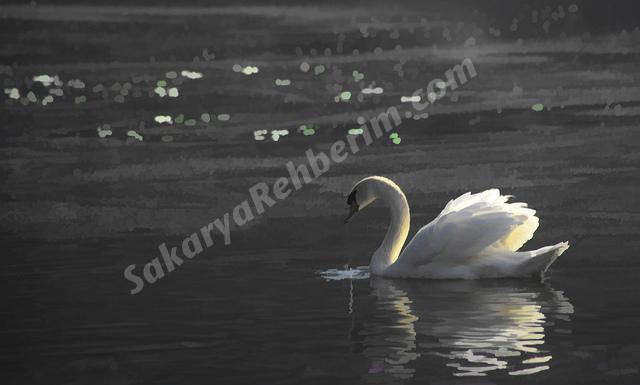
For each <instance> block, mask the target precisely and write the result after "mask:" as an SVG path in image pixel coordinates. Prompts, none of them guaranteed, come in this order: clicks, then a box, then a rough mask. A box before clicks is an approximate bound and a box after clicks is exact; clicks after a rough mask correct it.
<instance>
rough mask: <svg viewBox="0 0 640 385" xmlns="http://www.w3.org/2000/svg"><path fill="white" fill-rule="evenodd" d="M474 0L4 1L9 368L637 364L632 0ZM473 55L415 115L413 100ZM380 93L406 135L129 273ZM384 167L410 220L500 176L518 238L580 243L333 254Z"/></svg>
mask: <svg viewBox="0 0 640 385" xmlns="http://www.w3.org/2000/svg"><path fill="white" fill-rule="evenodd" d="M630 4H631V3H630ZM613 5H615V6H613ZM477 7H478V6H477V5H474V4H472V5H469V4H467V3H459V4H449V3H448V2H435V3H432V4H430V5H428V6H426V5H423V4H420V3H411V2H407V3H406V4H402V6H400V5H389V4H385V3H379V4H373V5H371V4H367V5H359V4H356V3H348V4H347V3H340V4H337V5H335V4H334V5H332V6H311V5H295V6H288V5H287V6H234V7H231V8H229V7H223V8H215V7H208V6H206V5H202V4H196V5H193V6H190V7H184V8H179V9H177V8H167V7H166V6H165V5H154V6H153V7H149V6H144V7H143V6H140V7H134V8H123V7H115V6H114V7H109V8H93V7H87V6H70V7H62V8H61V7H50V6H46V5H45V6H36V7H28V6H27V7H25V6H22V5H18V6H4V7H0V17H2V26H1V27H0V28H1V31H2V33H1V34H0V41H1V42H2V43H1V44H2V48H3V49H2V52H1V53H0V55H1V56H0V57H1V58H2V64H3V65H2V67H0V69H1V71H0V81H1V82H2V83H3V89H4V93H3V94H2V107H1V108H2V113H1V114H0V122H1V123H2V135H1V138H0V175H1V177H2V185H1V187H0V189H1V190H0V194H1V196H2V200H1V206H2V211H1V216H0V228H1V230H2V240H1V241H0V245H1V247H2V250H3V257H4V262H3V267H2V269H1V270H0V274H1V275H2V282H3V296H2V301H1V302H0V306H1V307H0V313H1V314H2V318H1V319H2V321H1V322H2V329H1V330H0V333H2V344H1V345H0V346H1V348H0V359H1V361H2V370H3V377H4V378H6V380H4V381H5V382H6V383H12V384H13V383H15V384H40V383H56V384H72V383H73V384H85V383H105V384H127V383H132V384H138V383H140V384H143V383H144V384H146V383H154V384H176V383H185V384H187V383H190V384H191V383H193V384H199V383H211V382H213V383H224V384H233V383H291V384H300V383H318V384H327V383H340V384H342V383H344V384H353V383H381V384H389V383H416V384H417V383H433V384H447V383H473V384H478V383H482V384H485V383H486V384H489V383H503V382H504V383H506V382H511V381H513V382H516V381H522V380H523V379H524V380H527V381H530V382H535V383H562V384H565V383H594V384H600V383H615V384H621V383H629V384H635V383H637V382H638V379H639V377H640V372H639V371H640V365H639V364H638V362H639V361H640V343H639V342H638V341H640V338H639V337H640V336H639V333H638V330H637V326H638V324H639V323H640V312H639V311H638V309H639V308H640V303H639V301H640V300H639V299H638V295H637V293H638V290H639V289H640V284H639V282H640V280H639V278H640V270H639V267H640V264H639V263H638V259H637V257H638V250H639V247H640V241H639V239H638V234H640V198H639V195H638V186H639V179H638V178H639V175H640V174H639V173H638V171H639V168H638V164H639V159H640V152H639V151H638V144H639V143H640V134H639V132H638V124H639V123H640V119H639V116H640V115H639V111H640V82H639V80H638V79H639V76H640V67H638V65H637V63H638V59H640V32H638V28H637V20H634V18H632V17H630V16H629V15H633V14H634V13H633V12H632V11H633V9H632V8H633V6H631V5H629V4H627V3H622V2H612V3H611V6H610V7H605V6H604V5H599V3H597V2H586V3H584V4H578V6H575V5H573V4H572V2H557V3H551V2H535V3H533V2H532V3H530V4H527V3H526V2H513V3H511V4H510V5H509V6H506V5H502V6H501V5H499V4H498V5H496V4H493V3H490V4H487V5H485V6H483V7H484V8H477ZM514 20H516V21H514ZM464 58H470V59H471V60H472V61H473V63H474V65H475V68H476V70H477V77H475V78H473V79H471V80H469V82H468V83H466V84H464V85H462V86H461V87H460V88H458V89H457V90H454V91H451V92H449V93H447V96H446V97H445V98H444V99H442V100H439V101H438V103H437V104H434V105H433V106H430V109H429V110H428V114H429V115H428V116H419V115H420V114H418V113H416V111H414V110H412V106H411V104H410V103H403V102H401V97H402V96H411V94H412V93H413V92H414V91H415V90H416V89H417V88H420V87H425V86H426V85H427V84H428V83H429V81H431V80H432V79H434V78H438V77H442V76H443V73H444V72H445V71H446V70H447V69H449V68H451V67H452V66H453V65H455V64H458V63H460V62H461V61H462V60H463V59H464ZM256 69H257V72H256V71H255V70H256ZM378 88H379V89H380V90H376V89H378ZM390 106H397V108H398V110H399V111H400V112H401V114H402V118H403V119H402V124H400V125H399V126H398V127H396V128H395V129H394V131H393V132H394V133H395V134H396V135H394V136H393V137H387V136H384V137H382V138H380V139H378V140H377V141H376V142H375V143H374V144H372V145H371V146H369V147H367V148H366V149H364V150H363V151H361V152H359V153H358V154H355V155H352V156H350V157H349V158H347V160H346V161H344V162H342V163H340V164H333V165H332V166H331V168H330V170H329V171H328V172H327V173H326V174H324V175H323V176H321V177H319V178H317V179H314V180H313V182H312V183H310V184H309V185H306V186H305V187H304V188H302V189H301V190H299V191H297V192H295V193H293V194H292V195H291V196H289V197H288V198H286V199H284V200H282V201H278V202H277V204H276V205H274V206H273V207H271V208H269V209H268V210H267V211H266V212H265V213H264V214H262V215H258V216H256V218H255V219H254V220H253V221H251V222H250V223H248V224H247V225H245V226H242V227H236V228H234V229H233V230H232V233H231V244H230V245H228V246H224V245H223V242H222V237H221V236H219V235H217V236H216V237H215V239H214V241H215V244H214V246H213V247H211V248H207V249H205V251H204V252H203V253H202V254H200V255H199V256H197V257H196V258H194V259H192V260H186V261H185V263H184V264H183V265H182V266H180V267H179V268H178V269H176V270H175V271H173V272H171V273H170V274H167V275H166V276H165V277H164V278H163V279H161V280H160V281H158V282H156V283H154V284H153V285H150V284H147V285H146V286H145V288H144V290H143V291H142V292H140V293H139V294H136V295H130V294H129V291H130V290H131V289H132V286H133V285H132V284H131V283H130V282H129V281H127V280H125V279H124V277H123V271H124V269H125V267H126V266H128V265H130V264H136V265H137V266H139V268H141V266H143V265H144V264H146V263H148V262H149V261H151V260H152V259H153V258H155V257H158V256H159V255H160V253H159V252H158V245H160V244H161V243H166V244H167V245H169V246H170V247H171V246H179V245H180V242H182V239H183V238H185V237H186V236H188V235H189V234H191V233H192V232H193V231H197V230H198V229H199V228H200V227H202V226H203V225H205V224H207V223H209V222H211V221H212V220H213V219H215V218H217V217H220V216H222V215H223V214H224V213H225V212H230V211H231V210H232V209H233V208H234V206H236V205H237V204H239V203H240V202H241V201H243V200H245V199H247V198H248V197H249V195H248V189H249V188H250V187H251V186H253V185H254V184H256V183H258V182H267V183H269V184H271V183H273V182H274V181H275V180H276V179H277V178H279V177H281V176H286V175H287V170H286V167H285V165H286V163H287V162H289V161H294V162H295V163H303V162H304V153H305V151H306V150H307V149H308V148H313V149H314V151H316V152H317V151H321V150H322V151H327V150H328V149H329V147H330V146H331V144H332V143H333V142H334V141H335V140H338V139H344V138H345V136H346V135H349V132H352V134H351V135H357V133H354V131H352V130H353V129H356V128H358V127H359V126H360V122H362V121H366V120H367V119H368V118H370V117H371V116H375V115H376V114H377V113H379V112H380V111H381V110H384V109H386V108H388V107H390ZM169 118H170V119H171V121H170V122H169V121H168V119H169ZM398 138H399V139H400V140H397V139H398ZM371 174H379V175H385V176H387V177H390V178H392V179H393V180H395V181H396V182H397V183H398V184H399V185H400V186H401V187H402V188H403V189H404V190H405V192H406V194H407V197H408V199H409V202H410V204H411V208H412V221H413V226H412V233H413V232H415V231H416V230H417V228H419V226H421V225H423V224H426V223H427V222H428V221H429V220H430V219H431V218H433V217H434V216H435V215H437V213H438V212H439V211H440V210H441V209H442V208H443V206H444V204H445V203H446V202H447V201H448V200H449V199H451V198H452V197H454V196H456V195H458V194H460V193H464V192H466V191H479V190H482V189H485V188H489V187H499V188H500V189H501V190H502V191H503V192H504V193H508V194H513V195H515V196H517V199H518V200H521V201H524V202H528V203H529V204H530V205H531V206H532V207H534V208H535V209H537V210H538V216H539V217H540V218H541V226H540V228H539V229H538V231H537V233H536V236H535V237H534V239H533V240H532V241H530V242H529V244H527V245H525V248H527V249H533V248H537V247H540V246H543V245H547V244H552V243H556V242H559V241H564V240H568V241H569V242H570V243H571V249H569V250H568V251H567V252H566V253H565V254H564V255H563V256H562V257H561V258H560V259H559V260H558V261H557V262H556V263H555V264H554V265H553V267H552V269H551V271H550V272H549V273H548V274H547V278H546V279H545V281H544V282H538V281H527V280H524V281H513V280H497V281H496V280H490V281H480V282H464V281H462V282H457V281H450V282H431V281H425V282H422V281H401V280H400V281H397V280H395V281H394V280H385V279H380V278H369V277H368V275H367V274H366V272H361V274H358V275H357V276H356V277H351V278H353V279H349V277H346V278H345V275H348V274H347V273H346V272H345V271H347V272H348V271H349V270H348V269H351V268H353V267H356V266H363V265H367V264H368V261H369V258H370V255H371V253H372V252H373V250H375V248H376V247H377V245H378V243H379V242H380V240H381V239H382V237H383V235H384V232H385V229H386V225H387V221H388V216H387V213H386V211H385V209H383V208H381V207H375V208H372V209H369V210H367V211H365V212H363V213H362V214H359V215H358V217H356V218H354V220H353V222H352V223H350V224H349V225H348V226H344V225H343V224H342V218H343V216H344V214H345V210H346V209H345V205H344V194H345V193H347V192H348V190H349V188H350V187H351V185H352V184H353V183H354V182H355V181H356V180H358V179H359V178H361V177H363V176H367V175H371ZM330 269H336V270H338V271H339V272H338V273H336V272H335V271H333V272H331V271H330V272H329V274H328V275H327V271H328V270H330ZM322 272H325V274H322ZM334 278H343V279H334Z"/></svg>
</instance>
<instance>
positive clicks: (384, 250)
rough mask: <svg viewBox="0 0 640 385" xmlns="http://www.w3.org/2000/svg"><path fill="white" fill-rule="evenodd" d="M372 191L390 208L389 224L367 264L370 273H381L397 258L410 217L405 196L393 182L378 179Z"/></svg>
mask: <svg viewBox="0 0 640 385" xmlns="http://www.w3.org/2000/svg"><path fill="white" fill-rule="evenodd" d="M374 192H375V195H376V197H377V198H378V199H380V200H382V201H383V202H385V203H386V204H387V205H388V206H389V208H390V209H391V224H390V225H389V228H388V229H387V234H386V235H385V236H384V240H383V241H382V244H381V245H380V247H379V248H378V250H376V252H375V253H374V254H373V257H372V258H371V264H370V265H369V269H370V271H371V273H373V274H376V275H381V274H382V272H383V271H384V269H386V268H387V267H388V266H389V265H391V264H393V263H394V262H395V261H396V259H398V256H399V255H400V251H401V250H402V245H404V241H405V240H406V239H407V236H408V235H409V225H410V222H411V217H410V214H409V203H407V198H406V197H405V195H404V193H403V192H402V190H400V187H398V186H397V185H396V184H395V183H393V182H385V181H380V182H379V183H377V184H376V186H375V189H374Z"/></svg>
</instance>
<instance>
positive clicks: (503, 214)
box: [344, 176, 569, 279]
mask: <svg viewBox="0 0 640 385" xmlns="http://www.w3.org/2000/svg"><path fill="white" fill-rule="evenodd" d="M509 198H510V196H508V195H500V191H499V190H497V189H491V190H486V191H483V192H480V193H477V194H471V193H466V194H463V195H461V196H460V197H458V198H456V199H454V200H451V201H450V202H449V203H448V204H447V205H446V206H445V208H444V210H442V212H441V213H440V215H438V216H437V217H436V219H434V220H433V221H431V223H429V224H427V225H426V226H424V227H423V228H421V229H420V230H418V232H417V233H416V235H415V236H414V237H413V239H412V240H411V241H409V244H407V246H406V247H405V248H404V250H402V245H403V244H404V242H405V240H406V239H407V235H408V234H409V222H410V216H409V204H408V203H407V198H406V197H405V195H404V193H403V192H402V190H400V187H398V185H396V184H395V183H394V182H393V181H391V180H390V179H387V178H384V177H380V176H370V177H367V178H364V179H363V180H361V181H360V182H358V183H356V185H355V186H354V187H353V189H352V190H351V192H350V193H349V197H348V198H347V204H348V205H349V207H350V211H349V215H348V216H347V218H346V219H345V220H344V221H345V223H347V221H348V220H349V218H351V217H352V216H353V215H354V214H355V213H356V212H358V211H360V210H362V209H364V208H365V207H367V206H368V205H370V204H371V203H372V202H374V201H375V200H376V199H380V200H382V201H383V202H384V203H386V204H387V205H388V206H389V207H390V208H391V225H390V226H389V229H388V230H387V234H386V235H385V237H384V240H383V241H382V244H381V245H380V247H379V248H378V249H377V250H376V251H375V252H374V253H373V257H372V258H371V264H370V265H369V271H370V272H371V273H372V274H375V275H381V276H385V277H392V278H394V277H395V278H431V279H447V278H455V279H476V278H499V277H527V276H533V275H536V274H540V275H542V274H543V273H544V272H545V271H546V270H547V268H548V267H549V266H550V265H551V264H552V263H553V261H555V260H556V258H557V257H558V256H559V255H560V254H562V253H563V252H564V251H565V250H567V249H568V248H569V243H568V242H561V243H558V244H556V245H553V246H546V247H543V248H540V249H537V250H532V251H517V250H518V249H520V247H522V245H524V243H525V242H527V241H528V240H529V239H531V238H532V237H533V233H534V232H535V230H536V229H537V228H538V217H536V216H535V213H536V212H535V211H534V210H532V209H530V208H528V207H527V204H526V203H507V201H508V200H509ZM401 251H402V252H401Z"/></svg>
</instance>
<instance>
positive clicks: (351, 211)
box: [344, 202, 358, 223]
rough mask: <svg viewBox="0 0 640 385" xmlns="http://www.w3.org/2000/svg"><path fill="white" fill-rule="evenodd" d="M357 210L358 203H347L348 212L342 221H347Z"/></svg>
mask: <svg viewBox="0 0 640 385" xmlns="http://www.w3.org/2000/svg"><path fill="white" fill-rule="evenodd" d="M357 212H358V204H357V203H356V202H352V203H351V204H350V205H349V214H348V215H347V217H346V218H345V219H344V223H347V222H349V219H351V217H352V216H353V215H354V214H355V213H357Z"/></svg>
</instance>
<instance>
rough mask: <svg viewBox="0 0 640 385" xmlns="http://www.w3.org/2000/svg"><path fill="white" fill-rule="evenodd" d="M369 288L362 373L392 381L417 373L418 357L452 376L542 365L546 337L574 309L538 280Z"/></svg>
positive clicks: (546, 361) (387, 283)
mask: <svg viewBox="0 0 640 385" xmlns="http://www.w3.org/2000/svg"><path fill="white" fill-rule="evenodd" d="M370 285H371V288H372V295H373V296H374V297H375V299H376V303H377V306H376V312H375V314H374V316H373V317H372V318H371V320H370V321H367V322H366V323H365V326H364V330H362V331H361V332H360V333H359V334H360V336H361V337H364V346H365V349H364V354H365V356H367V358H368V360H369V362H370V365H369V369H368V372H369V374H375V373H386V374H389V375H391V376H393V377H395V378H411V377H413V376H414V374H415V373H416V371H421V368H423V367H425V366H426V365H422V364H420V357H421V356H423V355H424V356H425V357H426V356H427V355H432V356H436V357H441V358H443V359H444V360H445V362H446V363H445V365H446V366H447V367H450V368H451V374H452V375H453V376H487V375H491V374H493V373H496V374H497V373H498V372H502V373H504V372H506V373H508V374H509V375H514V376H515V375H529V374H534V373H538V372H541V371H545V370H548V369H550V368H551V367H552V366H553V352H551V351H549V350H548V349H547V348H545V335H546V334H547V333H549V331H550V330H551V328H554V327H555V325H556V323H557V322H562V323H565V324H566V323H567V322H570V318H569V316H568V315H570V314H573V306H572V305H571V303H570V301H569V299H568V298H566V297H565V296H564V294H563V293H562V292H561V291H557V290H554V289H553V288H551V287H550V286H548V285H545V284H542V283H531V282H513V281H492V282H472V281H446V282H431V281H430V282H422V281H397V280H388V279H383V278H379V277H372V278H371V280H370ZM566 328H567V326H566V325H564V326H563V329H566Z"/></svg>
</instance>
